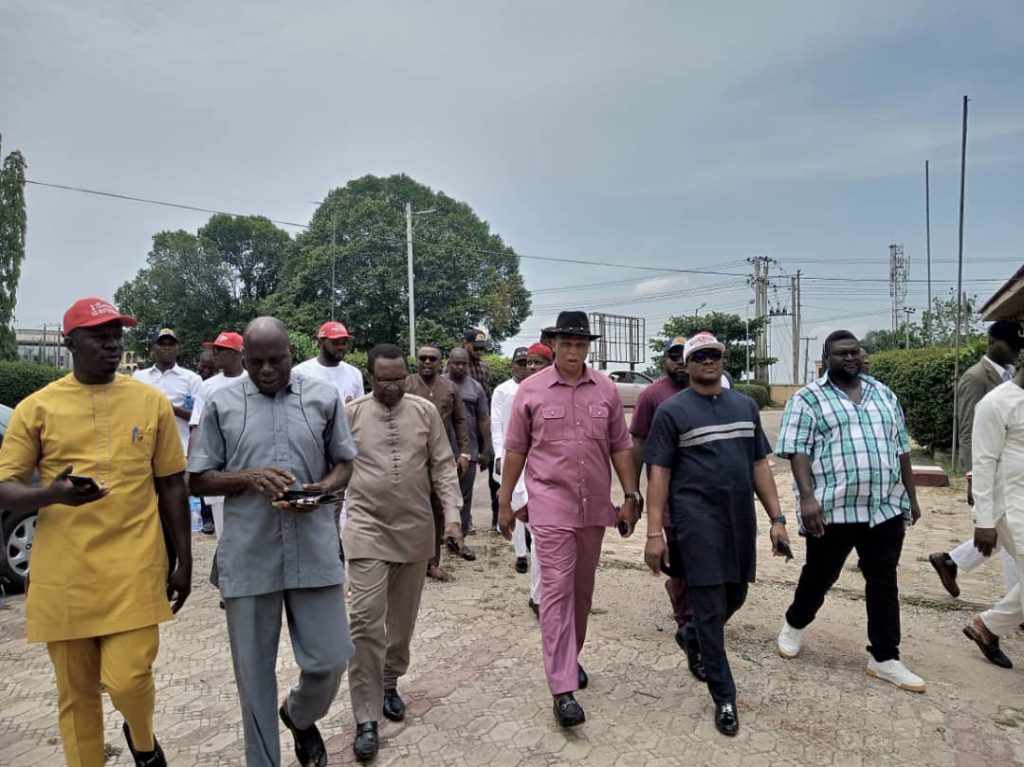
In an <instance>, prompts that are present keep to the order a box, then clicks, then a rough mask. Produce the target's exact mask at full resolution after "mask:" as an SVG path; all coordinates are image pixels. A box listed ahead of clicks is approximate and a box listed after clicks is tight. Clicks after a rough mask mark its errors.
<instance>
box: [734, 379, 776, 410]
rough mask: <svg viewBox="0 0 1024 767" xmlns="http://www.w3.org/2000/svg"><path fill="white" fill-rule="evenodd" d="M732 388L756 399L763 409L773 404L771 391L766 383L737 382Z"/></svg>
mask: <svg viewBox="0 0 1024 767" xmlns="http://www.w3.org/2000/svg"><path fill="white" fill-rule="evenodd" d="M732 388H733V389H735V390H736V391H738V392H739V393H740V394H746V395H747V396H748V397H750V398H751V399H752V400H754V402H756V403H757V406H758V407H759V408H760V409H761V410H764V409H765V408H766V407H768V406H769V405H771V404H772V395H771V391H770V390H769V389H768V387H767V386H765V385H764V384H756V383H754V384H748V383H735V384H733V387H732Z"/></svg>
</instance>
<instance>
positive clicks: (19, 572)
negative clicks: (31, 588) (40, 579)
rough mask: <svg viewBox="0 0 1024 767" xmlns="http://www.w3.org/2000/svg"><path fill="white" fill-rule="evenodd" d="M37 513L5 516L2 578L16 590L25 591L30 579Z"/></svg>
mask: <svg viewBox="0 0 1024 767" xmlns="http://www.w3.org/2000/svg"><path fill="white" fill-rule="evenodd" d="M37 515H38V512H37V511H29V512H22V513H20V514H7V515H5V516H4V521H3V526H2V533H3V547H4V549H3V554H2V555H0V578H2V579H3V580H5V581H7V583H9V584H10V586H11V587H12V588H14V589H16V590H19V591H23V590H24V589H25V581H26V580H27V579H28V565H29V559H30V557H31V556H32V539H33V538H34V537H35V533H36V517H37Z"/></svg>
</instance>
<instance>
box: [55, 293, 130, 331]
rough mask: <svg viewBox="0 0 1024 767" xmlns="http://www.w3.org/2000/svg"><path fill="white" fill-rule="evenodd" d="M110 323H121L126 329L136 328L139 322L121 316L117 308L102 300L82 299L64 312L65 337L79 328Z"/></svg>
mask: <svg viewBox="0 0 1024 767" xmlns="http://www.w3.org/2000/svg"><path fill="white" fill-rule="evenodd" d="M108 322H120V323H121V324H122V325H123V326H124V327H126V328H134V327H135V326H136V325H138V324H139V321H138V320H137V319H135V318H134V317H129V316H128V315H126V314H121V312H119V311H118V309H117V307H116V306H114V305H113V304H112V303H110V302H109V301H104V300H103V299H102V298H81V299H79V300H78V301H75V303H73V304H71V308H70V309H68V310H67V311H66V312H64V335H67V334H68V333H70V332H71V331H72V330H76V329H77V328H91V327H93V326H94V325H103V324H106V323H108Z"/></svg>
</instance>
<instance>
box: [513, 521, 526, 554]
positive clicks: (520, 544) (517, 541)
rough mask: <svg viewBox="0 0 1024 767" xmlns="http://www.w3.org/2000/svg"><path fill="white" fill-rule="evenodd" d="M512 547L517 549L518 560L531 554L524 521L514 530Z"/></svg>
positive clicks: (519, 522)
mask: <svg viewBox="0 0 1024 767" xmlns="http://www.w3.org/2000/svg"><path fill="white" fill-rule="evenodd" d="M512 545H513V546H514V547H515V550H516V558H517V559H518V558H519V557H525V556H526V555H527V554H529V553H530V552H529V549H527V548H526V525H525V524H523V521H522V520H518V521H517V522H516V526H515V527H514V528H513V530H512Z"/></svg>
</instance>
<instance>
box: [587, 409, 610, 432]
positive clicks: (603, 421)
mask: <svg viewBox="0 0 1024 767" xmlns="http://www.w3.org/2000/svg"><path fill="white" fill-rule="evenodd" d="M587 412H588V416H589V417H588V418H587V429H588V432H587V433H588V434H589V435H590V436H591V438H592V439H608V408H607V407H605V406H604V405H590V406H589V407H588V408H587Z"/></svg>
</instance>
